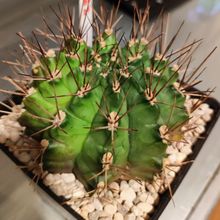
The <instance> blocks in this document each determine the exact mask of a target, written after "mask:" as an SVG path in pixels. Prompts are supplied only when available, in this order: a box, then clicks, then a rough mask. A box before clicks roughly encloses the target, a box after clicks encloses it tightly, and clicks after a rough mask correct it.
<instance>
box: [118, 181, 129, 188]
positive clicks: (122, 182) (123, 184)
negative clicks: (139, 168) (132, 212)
mask: <svg viewBox="0 0 220 220" xmlns="http://www.w3.org/2000/svg"><path fill="white" fill-rule="evenodd" d="M127 188H129V185H128V183H127V182H126V181H125V180H122V181H121V183H120V189H121V190H123V189H127Z"/></svg>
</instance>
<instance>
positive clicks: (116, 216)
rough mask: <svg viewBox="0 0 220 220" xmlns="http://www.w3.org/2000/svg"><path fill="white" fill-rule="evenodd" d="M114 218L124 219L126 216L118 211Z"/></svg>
mask: <svg viewBox="0 0 220 220" xmlns="http://www.w3.org/2000/svg"><path fill="white" fill-rule="evenodd" d="M113 219H114V220H124V217H123V215H122V214H121V213H120V212H116V213H115V214H114V218H113Z"/></svg>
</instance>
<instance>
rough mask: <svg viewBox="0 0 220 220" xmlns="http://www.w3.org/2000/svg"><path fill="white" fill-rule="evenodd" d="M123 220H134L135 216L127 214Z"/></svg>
mask: <svg viewBox="0 0 220 220" xmlns="http://www.w3.org/2000/svg"><path fill="white" fill-rule="evenodd" d="M124 219H125V220H135V219H136V216H135V214H133V213H129V214H127V215H126V216H125V218H124Z"/></svg>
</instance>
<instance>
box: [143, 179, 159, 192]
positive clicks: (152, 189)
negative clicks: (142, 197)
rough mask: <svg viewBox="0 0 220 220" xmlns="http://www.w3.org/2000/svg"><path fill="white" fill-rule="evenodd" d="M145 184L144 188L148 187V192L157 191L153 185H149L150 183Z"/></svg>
mask: <svg viewBox="0 0 220 220" xmlns="http://www.w3.org/2000/svg"><path fill="white" fill-rule="evenodd" d="M145 185H146V188H147V189H148V191H149V192H151V193H156V192H157V191H156V189H155V188H154V187H153V185H151V184H150V183H148V182H146V183H145Z"/></svg>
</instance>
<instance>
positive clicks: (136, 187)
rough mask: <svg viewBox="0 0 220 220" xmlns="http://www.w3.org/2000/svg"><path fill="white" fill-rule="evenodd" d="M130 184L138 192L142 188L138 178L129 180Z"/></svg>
mask: <svg viewBox="0 0 220 220" xmlns="http://www.w3.org/2000/svg"><path fill="white" fill-rule="evenodd" d="M129 186H130V187H131V188H132V189H133V190H134V191H135V192H138V191H139V190H140V188H141V184H140V183H138V182H137V181H136V180H132V179H131V180H129Z"/></svg>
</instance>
